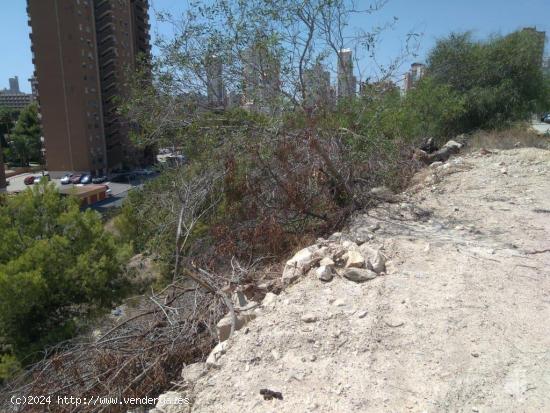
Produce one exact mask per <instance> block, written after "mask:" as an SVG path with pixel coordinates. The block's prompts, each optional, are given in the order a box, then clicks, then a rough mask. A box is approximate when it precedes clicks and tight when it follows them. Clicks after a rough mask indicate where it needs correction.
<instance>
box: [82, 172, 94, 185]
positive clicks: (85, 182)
mask: <svg viewBox="0 0 550 413" xmlns="http://www.w3.org/2000/svg"><path fill="white" fill-rule="evenodd" d="M80 183H81V184H82V185H88V184H91V183H92V175H90V174H84V175H82V177H81V178H80Z"/></svg>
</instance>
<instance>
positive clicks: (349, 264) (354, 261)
mask: <svg viewBox="0 0 550 413" xmlns="http://www.w3.org/2000/svg"><path fill="white" fill-rule="evenodd" d="M344 258H345V259H346V268H363V267H364V266H365V258H363V255H362V254H361V253H360V252H359V251H355V250H351V251H348V252H347V254H346V255H344Z"/></svg>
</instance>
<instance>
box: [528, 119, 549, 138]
mask: <svg viewBox="0 0 550 413" xmlns="http://www.w3.org/2000/svg"><path fill="white" fill-rule="evenodd" d="M532 128H533V129H534V130H536V131H537V132H538V133H540V134H541V135H544V134H550V123H542V122H538V121H534V122H533V123H532Z"/></svg>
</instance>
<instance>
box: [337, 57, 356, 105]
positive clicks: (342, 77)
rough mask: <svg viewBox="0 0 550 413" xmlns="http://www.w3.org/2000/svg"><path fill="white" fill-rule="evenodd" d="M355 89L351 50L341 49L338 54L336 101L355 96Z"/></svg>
mask: <svg viewBox="0 0 550 413" xmlns="http://www.w3.org/2000/svg"><path fill="white" fill-rule="evenodd" d="M356 89H357V79H356V78H355V76H354V75H353V56H352V52H351V49H341V50H340V51H339V52H338V99H341V98H348V97H352V96H355V93H356Z"/></svg>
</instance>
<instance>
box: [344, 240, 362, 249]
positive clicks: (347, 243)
mask: <svg viewBox="0 0 550 413" xmlns="http://www.w3.org/2000/svg"><path fill="white" fill-rule="evenodd" d="M342 247H344V249H346V250H348V251H359V245H357V244H356V243H355V242H353V241H348V240H346V241H344V242H342Z"/></svg>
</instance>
